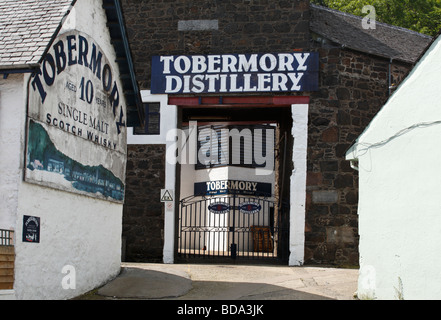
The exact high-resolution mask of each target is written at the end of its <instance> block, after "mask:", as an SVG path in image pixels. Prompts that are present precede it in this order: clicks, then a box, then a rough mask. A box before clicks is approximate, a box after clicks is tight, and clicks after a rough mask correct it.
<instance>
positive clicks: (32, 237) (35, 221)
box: [23, 216, 40, 243]
mask: <svg viewBox="0 0 441 320" xmlns="http://www.w3.org/2000/svg"><path fill="white" fill-rule="evenodd" d="M23 242H34V243H40V218H39V217H33V216H23Z"/></svg>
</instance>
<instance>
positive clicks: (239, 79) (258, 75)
mask: <svg viewBox="0 0 441 320" xmlns="http://www.w3.org/2000/svg"><path fill="white" fill-rule="evenodd" d="M318 61H319V59H318V53H317V52H293V53H276V54H273V53H266V54H222V55H216V54H213V55H194V56H154V57H153V58H152V79H151V92H152V93H153V94H160V93H167V94H185V93H193V94H194V93H240V92H298V91H317V90H318V71H319V63H318Z"/></svg>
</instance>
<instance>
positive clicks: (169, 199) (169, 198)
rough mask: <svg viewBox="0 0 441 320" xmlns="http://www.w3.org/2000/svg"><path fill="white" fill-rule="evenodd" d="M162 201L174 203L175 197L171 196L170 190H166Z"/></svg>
mask: <svg viewBox="0 0 441 320" xmlns="http://www.w3.org/2000/svg"><path fill="white" fill-rule="evenodd" d="M161 201H173V197H172V195H171V194H170V191H169V190H165V192H164V194H163V195H162V197H161Z"/></svg>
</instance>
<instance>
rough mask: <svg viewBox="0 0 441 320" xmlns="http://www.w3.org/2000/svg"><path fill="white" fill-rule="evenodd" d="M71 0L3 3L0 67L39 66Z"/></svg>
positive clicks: (0, 11) (0, 10)
mask: <svg viewBox="0 0 441 320" xmlns="http://www.w3.org/2000/svg"><path fill="white" fill-rule="evenodd" d="M72 2H73V1H72V0H0V68H6V67H9V68H18V67H23V66H29V65H33V64H37V63H38V62H39V61H40V60H41V58H42V56H43V53H44V52H45V50H46V48H47V47H48V45H50V40H51V39H52V37H53V36H54V34H55V32H56V30H57V28H58V27H59V26H60V25H61V21H62V19H63V17H64V16H65V15H67V14H68V11H69V8H70V5H71V4H72Z"/></svg>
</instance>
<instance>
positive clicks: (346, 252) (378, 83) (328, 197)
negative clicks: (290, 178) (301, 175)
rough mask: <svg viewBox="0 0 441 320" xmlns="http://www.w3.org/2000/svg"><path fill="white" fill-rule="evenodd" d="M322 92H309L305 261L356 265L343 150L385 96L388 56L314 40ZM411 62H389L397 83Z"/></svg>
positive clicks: (350, 178)
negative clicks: (318, 61)
mask: <svg viewBox="0 0 441 320" xmlns="http://www.w3.org/2000/svg"><path fill="white" fill-rule="evenodd" d="M316 50H318V51H319V54H320V84H319V87H320V91H319V92H316V93H313V94H312V95H311V104H310V109H309V135H308V174H307V198H306V199H307V203H306V226H305V237H306V239H305V262H306V263H321V264H338V265H357V264H358V214H357V205H358V174H357V171H356V170H354V169H352V168H351V167H350V163H349V162H348V161H346V160H345V153H346V151H347V150H348V149H349V147H350V146H351V144H352V143H353V142H354V141H355V139H356V138H357V137H358V136H359V135H360V134H361V133H362V132H363V130H364V129H365V128H366V126H367V125H368V124H369V122H370V121H371V119H372V118H373V117H374V116H375V114H376V113H377V112H378V110H379V109H380V108H381V107H382V106H383V104H384V103H385V102H386V100H387V99H388V96H389V60H387V59H382V58H378V57H374V56H369V55H367V54H363V53H359V52H355V51H351V50H347V49H342V48H338V47H332V46H328V47H322V46H321V45H317V48H316ZM409 69H410V65H406V64H400V63H395V62H394V64H393V65H391V71H392V77H391V83H392V84H395V85H397V84H398V83H400V82H401V81H402V80H403V79H404V77H405V75H406V74H407V72H408V71H409Z"/></svg>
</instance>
